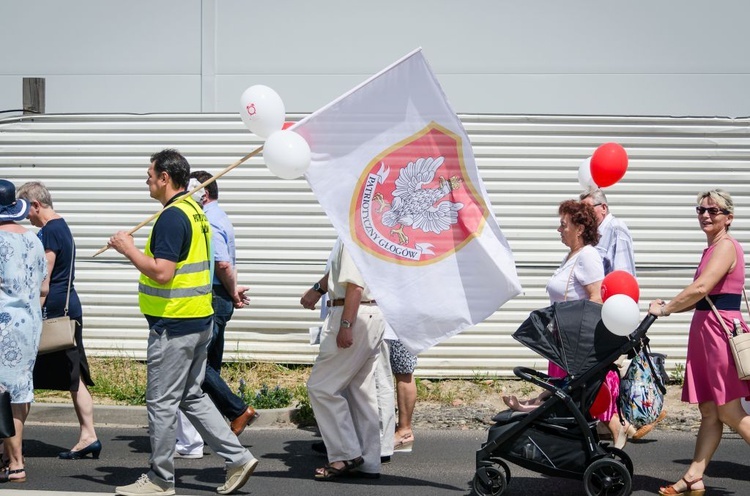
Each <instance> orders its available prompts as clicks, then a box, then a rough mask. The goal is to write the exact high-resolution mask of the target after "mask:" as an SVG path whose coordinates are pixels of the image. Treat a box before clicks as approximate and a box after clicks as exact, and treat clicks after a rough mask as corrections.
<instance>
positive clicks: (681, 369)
mask: <svg viewBox="0 0 750 496" xmlns="http://www.w3.org/2000/svg"><path fill="white" fill-rule="evenodd" d="M669 382H670V383H672V384H677V385H678V386H682V383H683V382H685V366H684V365H683V364H681V363H678V364H676V365H675V366H674V370H672V372H670V374H669Z"/></svg>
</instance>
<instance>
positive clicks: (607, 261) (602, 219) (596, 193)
mask: <svg viewBox="0 0 750 496" xmlns="http://www.w3.org/2000/svg"><path fill="white" fill-rule="evenodd" d="M580 199H581V201H582V202H583V203H588V204H589V205H591V206H592V207H594V212H595V213H596V222H597V223H598V224H599V235H600V238H599V244H597V245H596V249H597V251H599V254H600V255H601V256H602V261H603V263H604V275H605V276H606V275H607V274H609V273H610V272H612V271H615V270H624V271H625V272H628V273H630V274H632V275H633V276H634V277H635V255H634V254H633V238H632V237H631V236H630V231H629V230H628V226H626V225H625V223H624V222H623V221H621V220H620V219H618V218H617V217H615V216H614V215H612V213H611V212H610V211H609V204H608V203H607V197H606V195H605V194H604V192H603V191H602V190H600V189H598V188H597V189H590V190H588V191H585V192H583V193H581V195H580Z"/></svg>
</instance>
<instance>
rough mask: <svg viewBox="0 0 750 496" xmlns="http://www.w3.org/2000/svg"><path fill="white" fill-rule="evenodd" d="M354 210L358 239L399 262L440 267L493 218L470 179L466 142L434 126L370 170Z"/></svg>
mask: <svg viewBox="0 0 750 496" xmlns="http://www.w3.org/2000/svg"><path fill="white" fill-rule="evenodd" d="M352 211H353V212H354V219H352V221H353V222H352V223H351V224H350V225H351V226H353V228H354V229H353V230H354V234H355V236H352V237H353V238H354V239H356V240H358V242H359V243H360V244H361V245H362V247H363V248H365V249H367V250H368V251H370V252H371V253H373V254H375V255H377V256H378V257H380V258H385V259H390V260H392V261H394V262H398V263H424V262H434V261H436V260H438V259H441V258H443V257H444V256H447V255H448V254H450V253H452V252H454V251H456V250H458V249H460V247H461V246H462V245H463V244H465V243H466V242H467V241H468V240H469V239H471V237H473V236H476V235H479V233H480V232H481V228H482V226H483V224H484V220H485V218H486V216H487V214H488V211H487V206H486V205H485V203H484V202H483V201H482V197H481V195H479V194H477V192H476V190H475V188H474V186H473V184H472V183H471V181H470V180H469V179H468V177H467V174H466V169H465V167H464V164H463V152H462V143H461V140H460V138H459V137H458V136H456V135H455V134H453V133H451V132H450V131H448V130H447V129H445V128H443V127H442V126H439V125H438V124H436V123H434V122H433V123H430V124H429V125H428V126H427V127H426V128H425V129H423V130H421V131H419V132H418V133H416V134H415V135H413V136H410V137H409V138H407V139H406V140H403V141H402V142H400V143H398V144H396V145H394V146H392V147H389V148H388V149H387V150H385V151H384V152H383V153H381V154H379V155H378V156H377V157H376V158H375V159H374V160H373V161H372V162H371V163H370V164H369V166H368V167H366V168H365V171H364V173H363V175H362V177H361V178H360V183H359V187H358V188H357V194H356V196H355V198H354V200H353V208H352Z"/></svg>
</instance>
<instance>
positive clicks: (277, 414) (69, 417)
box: [26, 403, 297, 429]
mask: <svg viewBox="0 0 750 496" xmlns="http://www.w3.org/2000/svg"><path fill="white" fill-rule="evenodd" d="M296 411H297V409H296V408H274V409H267V410H258V413H260V417H258V418H257V420H256V421H255V422H253V425H252V428H253V429H256V428H259V427H260V428H282V427H283V428H294V429H296V428H297V425H296V424H294V423H293V422H292V420H291V419H292V416H293V414H294V412H296ZM26 423H27V424H57V425H75V426H77V425H78V418H77V417H76V413H75V410H74V409H73V405H72V404H70V403H32V405H31V411H30V412H29V416H28V418H27V419H26ZM94 423H95V424H96V425H97V426H102V427H115V426H123V427H148V414H147V413H146V407H145V406H120V405H94Z"/></svg>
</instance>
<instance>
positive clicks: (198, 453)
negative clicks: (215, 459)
mask: <svg viewBox="0 0 750 496" xmlns="http://www.w3.org/2000/svg"><path fill="white" fill-rule="evenodd" d="M174 457H175V458H188V459H198V458H203V450H200V451H194V452H192V453H180V452H179V451H175V452H174Z"/></svg>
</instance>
